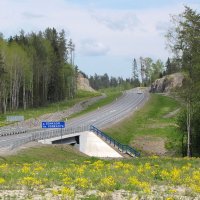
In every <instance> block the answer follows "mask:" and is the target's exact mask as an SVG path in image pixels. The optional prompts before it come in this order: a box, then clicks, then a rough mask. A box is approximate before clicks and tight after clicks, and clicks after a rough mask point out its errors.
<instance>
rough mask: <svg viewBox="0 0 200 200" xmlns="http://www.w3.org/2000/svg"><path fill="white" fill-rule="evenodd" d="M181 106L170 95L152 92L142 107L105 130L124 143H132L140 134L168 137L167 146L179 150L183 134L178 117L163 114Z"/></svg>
mask: <svg viewBox="0 0 200 200" xmlns="http://www.w3.org/2000/svg"><path fill="white" fill-rule="evenodd" d="M179 107H180V104H179V103H178V102H177V101H176V100H174V99H172V98H170V97H166V96H162V95H158V94H151V98H150V100H149V101H148V103H147V104H146V105H145V106H144V107H143V108H142V109H140V110H138V111H137V112H136V113H134V114H133V115H132V116H131V117H129V118H127V119H125V120H124V121H122V122H120V123H119V124H117V125H116V126H113V127H111V128H109V129H106V130H105V132H106V133H107V134H109V135H110V136H112V137H113V138H115V139H116V140H118V141H120V142H121V143H124V144H131V143H132V142H133V140H134V139H135V138H136V137H138V136H152V137H162V138H166V139H167V143H166V147H167V148H169V149H171V150H172V149H173V150H176V151H177V150H179V149H180V140H181V134H180V133H179V131H178V129H177V126H176V117H171V118H163V116H164V115H166V114H168V113H169V112H171V111H174V110H176V109H177V108H179Z"/></svg>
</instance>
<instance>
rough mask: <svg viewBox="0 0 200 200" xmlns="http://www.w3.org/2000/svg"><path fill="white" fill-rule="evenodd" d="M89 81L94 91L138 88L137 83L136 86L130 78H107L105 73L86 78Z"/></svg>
mask: <svg viewBox="0 0 200 200" xmlns="http://www.w3.org/2000/svg"><path fill="white" fill-rule="evenodd" d="M86 78H88V79H89V83H90V86H91V87H92V88H94V89H95V90H99V89H103V88H109V87H121V89H130V88H132V87H137V86H139V85H140V84H139V82H138V83H137V84H135V83H134V81H133V79H132V78H126V79H124V78H122V77H117V78H116V77H113V76H111V77H109V76H108V74H107V73H105V74H104V75H97V74H95V75H94V76H90V77H86Z"/></svg>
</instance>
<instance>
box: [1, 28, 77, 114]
mask: <svg viewBox="0 0 200 200" xmlns="http://www.w3.org/2000/svg"><path fill="white" fill-rule="evenodd" d="M69 42H70V45H72V44H73V43H72V41H71V40H69ZM71 51H72V50H71V48H70V47H69V44H68V42H67V41H66V39H65V32H64V31H61V32H60V33H58V32H57V31H56V29H54V28H53V29H50V28H47V29H46V30H45V31H44V32H41V31H40V32H39V33H33V32H32V33H30V34H26V35H25V34H24V32H23V31H21V32H20V34H19V35H16V36H14V37H10V38H9V39H8V40H3V39H0V72H1V75H0V76H1V77H0V79H1V81H0V113H6V112H7V111H15V110H17V109H19V108H23V109H27V108H30V107H38V106H44V105H47V104H48V103H50V102H51V103H52V102H57V101H61V100H64V99H65V98H67V99H70V98H73V97H74V95H75V91H76V80H75V79H76V71H75V69H74V67H73V65H72V63H71V61H69V59H68V57H69V56H70V54H71Z"/></svg>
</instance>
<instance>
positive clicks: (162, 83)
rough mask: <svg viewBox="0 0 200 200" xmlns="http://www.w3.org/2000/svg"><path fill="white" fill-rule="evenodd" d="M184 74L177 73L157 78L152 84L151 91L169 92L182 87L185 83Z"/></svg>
mask: <svg viewBox="0 0 200 200" xmlns="http://www.w3.org/2000/svg"><path fill="white" fill-rule="evenodd" d="M183 79H184V76H183V74H182V73H175V74H170V75H167V76H164V77H163V78H160V79H157V80H155V82H154V83H153V84H152V85H151V89H150V92H155V93H156V92H158V93H167V92H170V91H172V90H174V89H176V88H180V87H181V86H182V83H183Z"/></svg>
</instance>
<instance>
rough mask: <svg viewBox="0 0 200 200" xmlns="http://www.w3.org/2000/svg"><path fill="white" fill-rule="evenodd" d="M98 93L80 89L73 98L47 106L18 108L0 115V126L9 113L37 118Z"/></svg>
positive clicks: (98, 94) (26, 117)
mask: <svg viewBox="0 0 200 200" xmlns="http://www.w3.org/2000/svg"><path fill="white" fill-rule="evenodd" d="M100 95H101V94H100V93H99V92H88V91H81V90H80V91H78V92H77V94H76V97H75V98H74V99H70V100H65V101H61V102H58V103H52V104H49V105H48V106H43V107H38V108H30V109H27V110H23V109H19V110H17V111H13V112H7V113H6V114H1V115H0V126H4V125H6V124H9V123H8V122H6V121H5V120H6V116H9V115H23V116H24V118H25V119H29V118H37V117H39V116H41V115H43V114H47V113H53V112H57V111H61V110H65V109H68V108H69V107H72V106H73V105H75V104H76V103H78V102H80V101H84V100H86V99H89V98H92V97H95V96H100Z"/></svg>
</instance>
